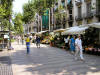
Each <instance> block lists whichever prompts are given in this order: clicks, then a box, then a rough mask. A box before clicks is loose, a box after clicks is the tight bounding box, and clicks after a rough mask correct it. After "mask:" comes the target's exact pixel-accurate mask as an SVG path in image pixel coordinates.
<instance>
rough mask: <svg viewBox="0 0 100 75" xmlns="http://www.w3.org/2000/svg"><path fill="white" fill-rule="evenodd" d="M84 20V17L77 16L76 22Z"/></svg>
mask: <svg viewBox="0 0 100 75" xmlns="http://www.w3.org/2000/svg"><path fill="white" fill-rule="evenodd" d="M82 19H83V18H82V16H76V17H75V20H76V21H81V20H82Z"/></svg>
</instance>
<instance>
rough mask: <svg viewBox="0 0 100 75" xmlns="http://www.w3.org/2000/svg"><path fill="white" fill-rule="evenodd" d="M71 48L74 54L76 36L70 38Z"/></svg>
mask: <svg viewBox="0 0 100 75" xmlns="http://www.w3.org/2000/svg"><path fill="white" fill-rule="evenodd" d="M70 50H71V53H72V54H74V51H75V38H74V36H72V37H71V39H70Z"/></svg>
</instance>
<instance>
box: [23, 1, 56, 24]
mask: <svg viewBox="0 0 100 75" xmlns="http://www.w3.org/2000/svg"><path fill="white" fill-rule="evenodd" d="M55 1H57V0H31V1H29V2H28V3H26V4H24V6H23V21H24V22H25V23H30V22H31V21H32V20H33V19H34V15H35V13H38V14H39V15H42V14H43V13H44V12H45V10H46V9H48V8H50V7H52V6H53V4H54V3H55Z"/></svg>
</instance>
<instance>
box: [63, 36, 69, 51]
mask: <svg viewBox="0 0 100 75" xmlns="http://www.w3.org/2000/svg"><path fill="white" fill-rule="evenodd" d="M69 38H70V36H68V37H65V38H64V41H65V46H66V48H67V49H68V48H69Z"/></svg>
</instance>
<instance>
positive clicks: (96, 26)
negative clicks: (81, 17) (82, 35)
mask: <svg viewBox="0 0 100 75" xmlns="http://www.w3.org/2000/svg"><path fill="white" fill-rule="evenodd" d="M89 26H90V27H95V28H100V22H99V23H92V24H89Z"/></svg>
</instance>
